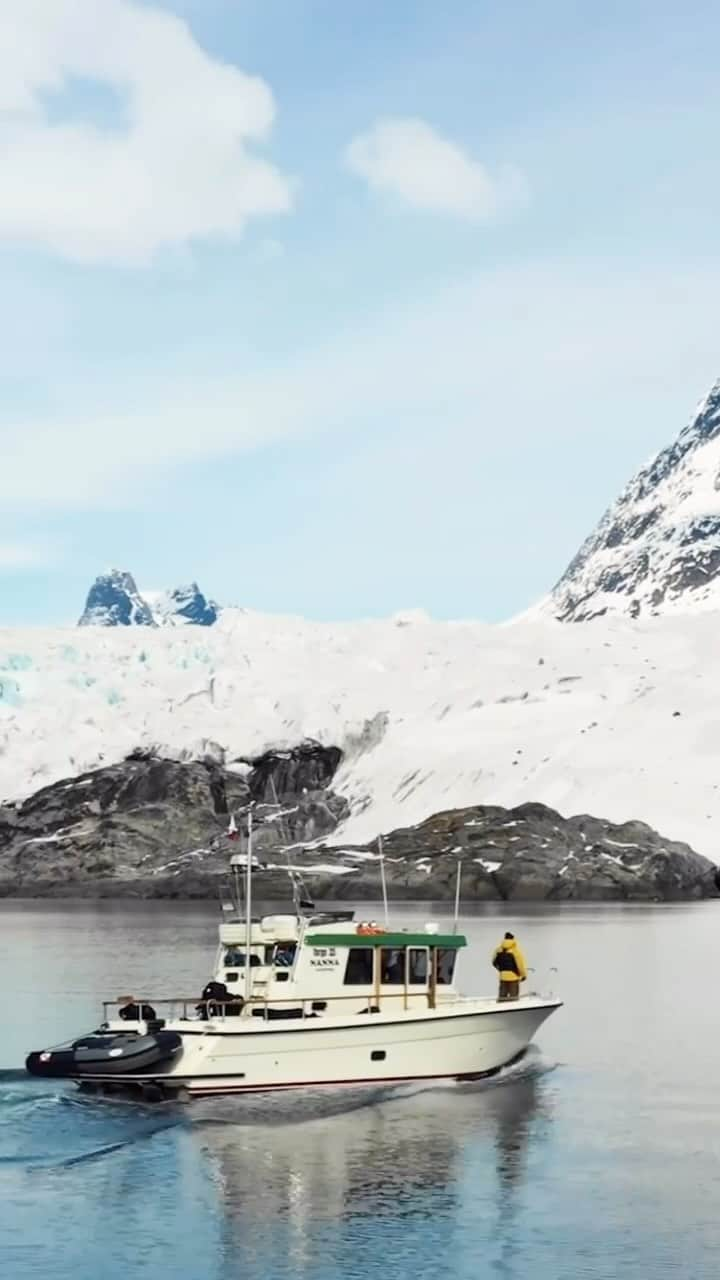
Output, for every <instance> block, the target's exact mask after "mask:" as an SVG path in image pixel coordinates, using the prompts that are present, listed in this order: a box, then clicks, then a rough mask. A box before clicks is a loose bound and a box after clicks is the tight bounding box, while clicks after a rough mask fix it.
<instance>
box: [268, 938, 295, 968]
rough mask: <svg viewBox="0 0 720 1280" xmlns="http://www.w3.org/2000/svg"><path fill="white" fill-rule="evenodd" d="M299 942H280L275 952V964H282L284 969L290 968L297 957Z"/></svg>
mask: <svg viewBox="0 0 720 1280" xmlns="http://www.w3.org/2000/svg"><path fill="white" fill-rule="evenodd" d="M296 949H297V943H295V942H278V943H277V945H276V947H275V951H274V953H273V964H277V965H280V966H281V968H283V969H289V968H290V967H291V966H292V962H293V960H294V959H295V951H296Z"/></svg>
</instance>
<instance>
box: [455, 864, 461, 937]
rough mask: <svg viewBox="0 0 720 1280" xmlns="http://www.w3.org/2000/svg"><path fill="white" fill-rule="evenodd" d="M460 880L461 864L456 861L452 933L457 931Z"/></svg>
mask: <svg viewBox="0 0 720 1280" xmlns="http://www.w3.org/2000/svg"><path fill="white" fill-rule="evenodd" d="M461 880H462V862H461V861H460V859H459V858H458V860H457V880H456V881H455V916H454V919H453V933H457V930H458V916H459V915H460V882H461Z"/></svg>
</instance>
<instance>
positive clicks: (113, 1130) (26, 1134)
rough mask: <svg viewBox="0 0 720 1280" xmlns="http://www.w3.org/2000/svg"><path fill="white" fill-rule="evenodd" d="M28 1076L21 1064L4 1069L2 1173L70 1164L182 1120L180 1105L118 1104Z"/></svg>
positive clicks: (0, 1085)
mask: <svg viewBox="0 0 720 1280" xmlns="http://www.w3.org/2000/svg"><path fill="white" fill-rule="evenodd" d="M74 1089H75V1087H74V1085H68V1086H67V1088H63V1087H60V1088H58V1086H57V1082H56V1081H53V1082H52V1084H50V1083H49V1082H48V1084H44V1083H43V1082H41V1081H36V1080H32V1079H30V1078H29V1077H28V1076H27V1075H26V1073H25V1072H24V1071H23V1070H17V1071H0V1174H1V1173H2V1171H3V1169H7V1168H8V1167H10V1166H16V1167H17V1166H21V1167H24V1168H26V1169H28V1170H32V1169H52V1168H69V1167H71V1166H72V1165H76V1164H82V1163H84V1162H85V1161H88V1160H97V1159H100V1158H102V1157H105V1156H109V1155H113V1154H114V1153H116V1152H118V1151H121V1150H123V1149H124V1148H125V1147H128V1146H131V1145H133V1144H135V1143H138V1142H144V1141H146V1140H148V1139H150V1138H153V1137H154V1136H155V1135H156V1134H157V1133H160V1132H163V1131H164V1130H166V1129H168V1128H172V1127H174V1126H176V1125H177V1124H179V1123H182V1116H181V1115H179V1114H178V1108H177V1107H173V1108H170V1107H168V1108H163V1109H162V1111H158V1110H157V1109H152V1108H150V1107H147V1106H145V1107H143V1106H138V1105H137V1104H134V1105H133V1104H130V1105H128V1104H123V1105H122V1106H120V1107H119V1106H117V1104H115V1103H113V1102H110V1103H108V1102H105V1101H104V1100H102V1099H89V1098H84V1097H82V1096H81V1095H77V1094H76V1093H75V1091H74Z"/></svg>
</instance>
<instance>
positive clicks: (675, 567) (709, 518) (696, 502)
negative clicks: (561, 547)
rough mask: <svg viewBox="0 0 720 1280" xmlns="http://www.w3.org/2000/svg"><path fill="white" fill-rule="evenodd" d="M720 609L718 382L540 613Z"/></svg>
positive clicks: (575, 617) (583, 615)
mask: <svg viewBox="0 0 720 1280" xmlns="http://www.w3.org/2000/svg"><path fill="white" fill-rule="evenodd" d="M718 608H720V382H718V383H716V384H715V386H714V387H713V389H712V391H711V392H710V394H709V396H708V397H707V398H706V399H705V400H704V401H703V402H702V404H701V405H700V406H699V408H698V410H697V412H696V414H695V417H694V418H693V420H692V421H691V422H690V424H689V425H688V426H687V427H686V428H685V430H684V431H683V432H681V434H680V435H679V436H678V438H677V440H676V441H675V442H674V444H672V445H670V446H669V447H668V448H667V449H664V450H663V451H662V452H661V453H659V454H658V455H657V457H655V458H654V459H653V460H652V461H651V462H650V463H649V464H648V465H647V466H646V467H643V469H642V470H641V471H639V472H638V474H637V475H636V476H635V477H634V478H633V479H632V480H631V481H630V483H629V485H628V486H627V488H626V489H625V490H624V492H623V493H622V494H621V495H620V497H619V498H618V500H617V502H616V503H615V504H614V506H612V507H611V508H610V510H609V511H608V512H607V513H606V514H605V515H604V516H603V518H602V520H601V521H600V524H599V525H598V527H597V529H596V530H595V532H594V533H592V534H591V536H590V537H589V538H588V539H587V541H586V542H585V543H584V544H583V546H582V547H581V548H580V551H579V552H578V554H577V555H576V557H575V559H574V560H573V561H572V563H571V564H570V565H569V567H568V569H567V570H566V572H565V574H564V575H563V577H562V578H561V579H560V581H559V583H558V584H557V586H556V587H555V589H554V591H553V592H552V594H551V596H550V597H549V598H548V600H547V601H544V602H543V604H542V606H541V611H542V612H545V613H550V614H552V615H553V616H554V617H556V618H559V619H560V620H561V621H563V622H581V621H584V620H585V619H588V618H594V617H597V616H598V615H602V614H606V613H622V614H627V615H628V616H630V617H641V616H646V615H648V614H650V615H652V614H667V613H681V612H682V613H686V612H688V611H690V612H694V611H696V610H698V609H718Z"/></svg>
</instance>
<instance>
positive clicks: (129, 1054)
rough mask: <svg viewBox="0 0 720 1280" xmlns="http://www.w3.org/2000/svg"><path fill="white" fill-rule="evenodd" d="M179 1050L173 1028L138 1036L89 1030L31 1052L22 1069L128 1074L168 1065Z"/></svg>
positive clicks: (67, 1074)
mask: <svg viewBox="0 0 720 1280" xmlns="http://www.w3.org/2000/svg"><path fill="white" fill-rule="evenodd" d="M181 1052H182V1036H180V1035H178V1034H177V1032H175V1031H156V1032H154V1033H153V1034H152V1035H139V1034H138V1033H137V1032H136V1031H119V1032H118V1031H115V1032H111V1033H108V1034H104V1033H103V1032H99V1031H96V1032H93V1033H92V1034H91V1035H89V1036H83V1037H82V1038H81V1039H80V1040H75V1041H73V1043H72V1044H65V1045H60V1046H59V1047H58V1048H57V1049H44V1050H42V1051H38V1052H36V1053H31V1054H29V1056H28V1057H27V1059H26V1060H25V1068H26V1070H27V1071H28V1072H29V1073H30V1075H33V1076H46V1077H47V1076H54V1077H56V1078H57V1077H64V1078H65V1079H66V1080H67V1079H70V1080H77V1079H82V1078H83V1077H86V1076H91V1077H92V1076H103V1077H104V1076H132V1075H133V1074H135V1073H137V1072H140V1073H144V1072H147V1071H150V1070H152V1069H153V1068H154V1067H158V1066H163V1065H164V1064H168V1065H169V1063H170V1062H171V1061H172V1060H173V1059H174V1058H176V1057H177V1056H178V1054H180V1053H181Z"/></svg>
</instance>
